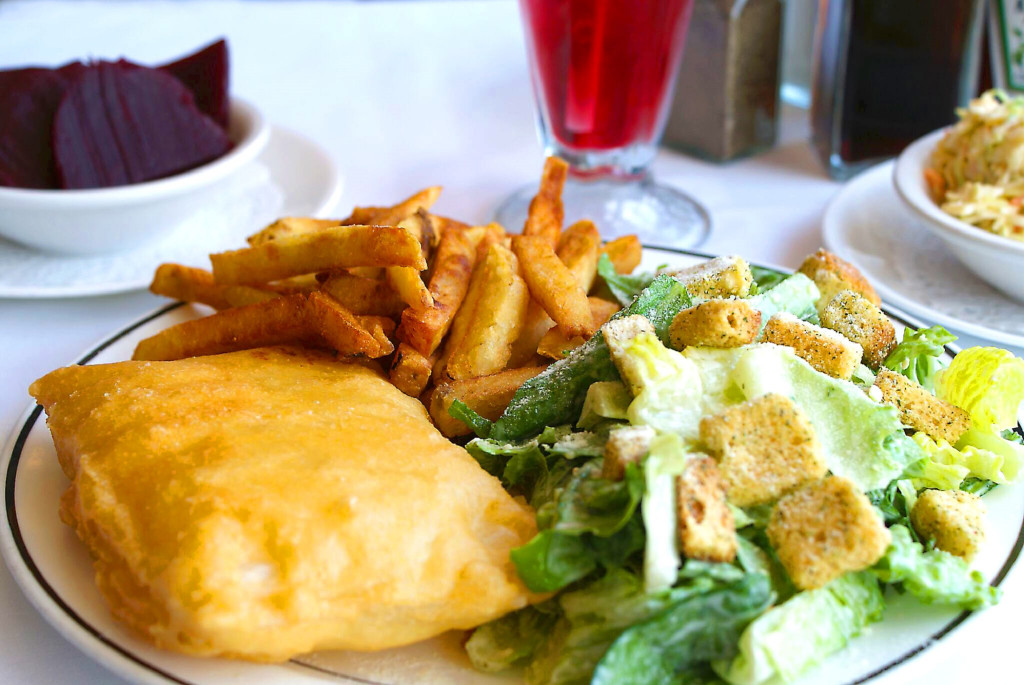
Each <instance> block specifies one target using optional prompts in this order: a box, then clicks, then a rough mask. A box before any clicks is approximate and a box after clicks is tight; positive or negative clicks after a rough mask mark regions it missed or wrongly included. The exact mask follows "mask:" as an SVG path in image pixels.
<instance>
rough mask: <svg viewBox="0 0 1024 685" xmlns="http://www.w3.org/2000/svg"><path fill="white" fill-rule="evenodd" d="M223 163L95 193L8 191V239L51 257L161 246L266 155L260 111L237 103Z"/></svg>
mask: <svg viewBox="0 0 1024 685" xmlns="http://www.w3.org/2000/svg"><path fill="white" fill-rule="evenodd" d="M228 136H229V137H230V138H231V141H232V142H233V143H234V144H235V146H234V147H233V148H232V149H231V150H230V151H229V152H228V153H227V154H226V155H224V156H223V157H219V158H217V159H215V160H213V161H212V162H209V163H208V164H204V165H202V166H199V167H196V168H195V169H192V170H191V171H186V172H184V173H181V174H176V175H174V176H170V177H168V178H162V179H160V180H157V181H147V182H145V183H135V184H132V185H127V186H118V187H115V188H95V189H89V190H28V189H24V188H7V187H0V235H2V236H4V237H6V238H10V239H11V240H13V241H16V242H18V243H21V244H23V245H28V246H29V247H34V248H38V249H41V250H46V251H50V252H63V253H67V254H101V253H108V252H119V251H121V250H128V249H131V248H135V247H139V246H141V245H144V244H146V243H152V242H156V241H157V240H160V239H161V238H164V237H166V236H167V235H168V234H169V233H171V232H173V231H174V229H175V228H177V227H178V226H180V225H181V224H182V223H183V222H185V221H187V220H188V219H189V217H190V216H192V215H193V214H195V213H196V212H197V211H198V210H199V209H200V208H201V207H202V205H203V202H204V201H205V200H207V199H208V198H210V197H211V196H212V195H213V194H214V193H216V192H218V190H219V189H222V188H224V187H225V186H226V185H227V184H228V183H230V179H231V177H232V176H233V175H234V174H235V173H236V172H237V171H238V170H239V169H241V168H242V167H243V166H245V165H246V164H248V163H249V162H251V161H253V160H254V159H255V158H256V157H257V155H259V154H260V152H262V150H263V148H264V147H265V146H266V144H267V140H268V139H269V137H270V126H269V124H268V123H267V122H266V121H265V120H264V118H263V116H262V115H261V114H260V113H259V111H258V110H257V109H256V108H255V107H253V106H252V105H250V104H249V103H247V102H245V101H244V100H239V99H238V98H232V99H231V119H230V122H229V125H228Z"/></svg>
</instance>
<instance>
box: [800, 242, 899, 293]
mask: <svg viewBox="0 0 1024 685" xmlns="http://www.w3.org/2000/svg"><path fill="white" fill-rule="evenodd" d="M797 271H799V272H800V273H802V274H803V275H805V276H807V278H809V279H811V280H812V281H814V284H815V285H817V286H818V289H819V290H821V291H822V294H823V295H824V294H825V291H826V290H831V292H832V294H834V293H835V292H836V291H835V290H834V288H835V285H836V283H837V282H841V283H843V284H845V286H846V287H845V288H841V290H852V291H854V292H857V293H860V294H861V295H863V296H864V297H866V298H867V299H868V300H869V301H870V302H871V303H873V304H875V305H880V304H882V299H881V298H880V297H878V293H876V292H875V289H874V288H873V287H871V284H870V283H868V279H866V278H864V274H862V273H861V272H860V270H859V269H858V268H857V267H855V266H854V265H853V264H850V263H849V262H848V261H846V260H845V259H841V258H839V257H838V256H836V255H834V254H832V253H831V252H829V251H828V250H825V249H820V250H818V251H817V252H815V253H814V254H812V255H809V256H808V257H807V259H805V260H804V262H803V264H801V265H800V268H799V269H797ZM826 274H829V275H826Z"/></svg>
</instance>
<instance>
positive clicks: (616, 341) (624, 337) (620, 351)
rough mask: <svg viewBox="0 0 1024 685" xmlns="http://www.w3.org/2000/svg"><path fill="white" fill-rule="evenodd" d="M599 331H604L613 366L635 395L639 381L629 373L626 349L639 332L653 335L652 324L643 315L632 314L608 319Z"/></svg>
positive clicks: (639, 384)
mask: <svg viewBox="0 0 1024 685" xmlns="http://www.w3.org/2000/svg"><path fill="white" fill-rule="evenodd" d="M601 332H602V333H604V341H605V344H607V345H608V351H609V352H610V353H611V357H612V361H613V362H615V367H616V368H617V369H618V370H619V375H620V376H622V379H623V380H624V381H626V385H628V386H629V388H630V391H631V392H632V393H633V394H634V395H636V394H637V393H639V392H640V390H641V382H640V380H639V379H638V378H635V375H636V374H635V373H631V367H630V364H629V359H628V355H627V354H626V349H627V348H628V347H629V343H630V342H631V341H632V340H633V338H635V337H637V336H638V335H640V334H641V333H650V334H652V335H653V334H654V326H652V325H651V322H650V321H648V320H647V319H645V318H644V317H642V316H640V315H639V314H634V315H633V316H626V317H623V318H621V319H615V320H612V321H609V322H608V323H606V324H605V325H604V326H601Z"/></svg>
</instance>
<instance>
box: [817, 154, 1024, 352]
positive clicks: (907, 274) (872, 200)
mask: <svg viewBox="0 0 1024 685" xmlns="http://www.w3.org/2000/svg"><path fill="white" fill-rule="evenodd" d="M892 176H893V163H892V162H886V163H884V164H880V165H878V166H876V167H874V168H873V169H869V170H868V171H865V172H864V173H862V174H860V175H859V176H857V177H856V178H854V179H853V180H852V181H850V182H849V183H847V184H846V185H845V186H843V188H842V189H841V190H840V191H839V192H838V193H837V194H836V196H835V197H834V198H833V199H832V201H831V202H829V205H828V208H827V209H826V210H825V218H824V221H823V224H822V233H823V235H824V240H825V246H826V247H827V248H828V249H830V250H832V251H833V252H835V253H836V254H838V255H840V256H841V257H843V258H844V259H848V260H849V261H851V262H853V263H854V264H855V265H856V266H857V267H858V268H859V269H860V270H861V271H863V272H864V275H865V276H867V278H868V280H869V281H871V283H872V284H873V285H874V286H875V288H876V289H877V290H878V292H879V294H880V295H881V296H882V299H883V300H885V301H886V302H888V303H890V304H893V305H895V306H897V307H899V308H901V309H904V310H906V311H908V312H911V313H913V314H916V315H918V316H920V317H922V318H924V319H926V320H929V321H934V322H935V323H939V324H942V325H943V326H946V327H947V328H951V329H957V330H960V331H961V332H963V333H968V334H970V335H974V336H977V337H979V338H987V339H989V340H992V341H994V342H997V343H1002V344H1005V345H1015V346H1024V306H1021V305H1020V304H1019V303H1017V302H1015V301H1013V300H1012V299H1010V298H1009V297H1007V296H1006V295H1004V294H1003V293H1001V292H999V291H998V290H996V289H995V288H993V287H992V286H990V285H989V284H987V283H985V282H984V281H983V280H981V279H980V278H978V277H977V276H975V275H974V274H973V273H971V271H970V270H969V269H968V268H967V267H965V266H964V265H963V264H961V263H960V260H959V259H957V258H956V256H954V255H953V254H951V253H950V251H949V248H948V247H947V246H946V245H945V244H944V243H943V241H942V240H940V239H939V238H938V237H936V236H935V235H934V234H933V233H932V232H931V231H929V230H928V228H927V227H926V226H925V225H924V223H923V222H924V220H923V219H921V218H920V217H919V216H918V215H917V214H915V213H914V212H912V211H911V210H910V209H908V208H907V207H906V206H905V205H904V204H903V202H901V201H900V198H899V196H898V195H897V194H896V190H895V188H894V187H893V182H892Z"/></svg>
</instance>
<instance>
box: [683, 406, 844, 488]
mask: <svg viewBox="0 0 1024 685" xmlns="http://www.w3.org/2000/svg"><path fill="white" fill-rule="evenodd" d="M700 439H701V442H703V443H704V446H705V447H706V448H707V450H708V452H709V453H710V454H711V455H712V456H713V457H715V458H716V459H718V462H719V466H720V467H721V470H722V476H723V477H724V478H725V483H726V485H727V486H728V488H729V501H730V502H731V503H733V504H735V505H736V506H738V507H750V506H755V505H758V504H767V503H769V502H773V501H775V500H776V499H778V498H779V497H781V496H782V495H784V494H785V493H787V492H789V491H790V490H793V489H795V488H798V487H800V486H801V485H803V484H805V483H808V482H810V481H814V480H818V479H819V478H821V477H822V476H824V475H825V473H826V472H827V471H828V467H827V466H826V464H825V457H824V452H823V450H822V447H821V444H820V443H819V442H818V438H817V436H816V435H815V433H814V428H813V427H812V426H811V423H810V421H808V420H807V417H806V416H805V415H804V413H803V412H802V411H800V408H799V407H797V406H796V404H794V403H793V401H792V400H791V399H789V398H788V397H784V396H782V395H774V394H768V395H762V396H761V397H758V398H757V399H754V400H751V401H750V402H746V403H745V404H741V405H739V406H737V407H731V408H729V409H727V410H725V411H723V412H721V413H720V414H716V415H714V416H706V417H704V419H702V420H701V422H700Z"/></svg>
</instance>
